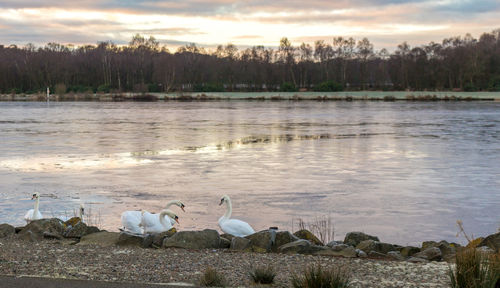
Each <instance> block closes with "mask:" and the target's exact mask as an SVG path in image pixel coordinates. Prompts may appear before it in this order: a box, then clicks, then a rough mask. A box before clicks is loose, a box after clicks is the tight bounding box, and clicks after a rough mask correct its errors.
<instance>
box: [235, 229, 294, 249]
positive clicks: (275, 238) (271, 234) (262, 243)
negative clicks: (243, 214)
mask: <svg viewBox="0 0 500 288" xmlns="http://www.w3.org/2000/svg"><path fill="white" fill-rule="evenodd" d="M245 238H246V239H248V240H250V245H249V247H248V248H247V249H246V250H248V251H254V252H278V247H280V246H283V245H285V244H288V243H291V242H294V241H297V240H299V238H297V237H296V236H294V235H293V234H291V233H290V232H288V231H276V230H274V229H270V230H263V231H260V232H257V233H254V234H252V235H248V236H246V237H245Z"/></svg>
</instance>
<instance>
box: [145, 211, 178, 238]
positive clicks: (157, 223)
mask: <svg viewBox="0 0 500 288" xmlns="http://www.w3.org/2000/svg"><path fill="white" fill-rule="evenodd" d="M141 214H142V219H141V224H140V226H142V228H143V229H144V234H147V233H161V232H164V231H168V230H170V229H171V228H172V223H170V221H169V220H166V219H165V216H168V218H169V219H173V220H174V222H177V223H179V217H177V215H175V213H174V212H172V211H171V210H168V209H165V210H162V211H161V212H160V214H154V213H149V212H148V211H141Z"/></svg>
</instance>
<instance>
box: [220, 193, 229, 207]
mask: <svg viewBox="0 0 500 288" xmlns="http://www.w3.org/2000/svg"><path fill="white" fill-rule="evenodd" d="M225 202H226V203H227V202H229V196H227V195H224V196H222V198H221V199H220V203H219V206H220V205H222V204H224V203H225Z"/></svg>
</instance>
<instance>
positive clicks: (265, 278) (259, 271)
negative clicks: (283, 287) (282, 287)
mask: <svg viewBox="0 0 500 288" xmlns="http://www.w3.org/2000/svg"><path fill="white" fill-rule="evenodd" d="M250 277H252V280H253V282H254V283H256V284H272V283H273V282H274V277H276V272H274V269H273V268H272V267H270V266H268V267H257V268H255V269H254V270H253V271H252V272H250Z"/></svg>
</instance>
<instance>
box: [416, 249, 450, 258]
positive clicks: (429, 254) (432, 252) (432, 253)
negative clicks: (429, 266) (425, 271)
mask: <svg viewBox="0 0 500 288" xmlns="http://www.w3.org/2000/svg"><path fill="white" fill-rule="evenodd" d="M442 256H443V254H442V253H441V250H440V249H439V248H438V247H430V248H427V249H425V250H423V251H421V252H418V253H416V254H414V255H413V257H416V258H422V259H425V260H429V261H439V260H441V259H442Z"/></svg>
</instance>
